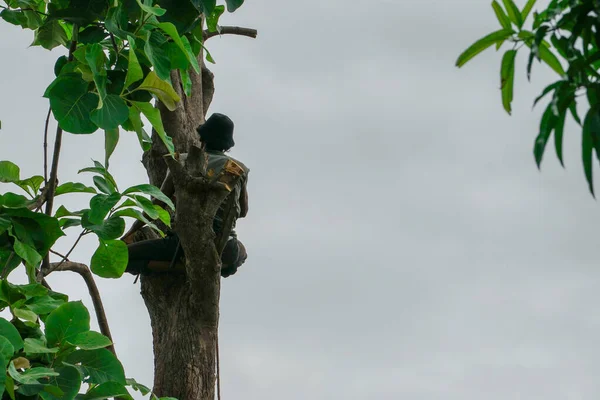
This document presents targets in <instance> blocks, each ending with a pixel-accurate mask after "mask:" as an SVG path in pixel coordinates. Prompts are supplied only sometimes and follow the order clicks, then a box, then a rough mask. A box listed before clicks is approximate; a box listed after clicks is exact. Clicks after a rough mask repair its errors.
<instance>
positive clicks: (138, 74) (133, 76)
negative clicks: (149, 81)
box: [123, 36, 144, 88]
mask: <svg viewBox="0 0 600 400" xmlns="http://www.w3.org/2000/svg"><path fill="white" fill-rule="evenodd" d="M128 40H129V46H130V48H129V57H128V60H129V61H128V64H127V77H126V78H125V85H124V86H123V88H128V87H129V86H131V84H132V83H135V82H137V81H139V80H140V79H142V78H143V77H144V72H143V71H142V67H141V65H140V62H139V61H138V58H137V56H136V55H135V40H134V39H133V38H132V37H131V36H128Z"/></svg>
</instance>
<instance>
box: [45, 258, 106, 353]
mask: <svg viewBox="0 0 600 400" xmlns="http://www.w3.org/2000/svg"><path fill="white" fill-rule="evenodd" d="M50 269H51V270H52V271H71V272H75V273H77V274H79V275H81V277H82V278H83V280H84V281H85V283H86V285H87V287H88V291H89V292H90V297H91V298H92V302H93V303H94V310H95V311H96V318H97V319H98V325H99V326H100V332H101V333H102V334H103V335H104V336H106V337H107V338H109V339H110V341H111V342H112V341H113V339H112V335H111V334H110V328H109V326H108V319H107V318H106V313H105V312H104V305H103V304H102V298H101V297H100V291H99V290H98V286H96V282H95V281H94V277H93V275H92V273H91V271H90V269H89V268H88V266H87V265H85V264H80V263H75V262H71V261H67V262H62V264H61V263H52V264H50ZM107 349H108V350H110V351H111V352H112V353H113V354H115V355H116V352H115V348H114V346H113V345H112V344H111V345H110V346H109V347H107Z"/></svg>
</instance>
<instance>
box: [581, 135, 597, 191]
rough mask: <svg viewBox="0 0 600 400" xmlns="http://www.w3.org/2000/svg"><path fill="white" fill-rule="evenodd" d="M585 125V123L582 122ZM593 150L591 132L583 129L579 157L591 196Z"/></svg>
mask: <svg viewBox="0 0 600 400" xmlns="http://www.w3.org/2000/svg"><path fill="white" fill-rule="evenodd" d="M584 127H585V124H584ZM593 152H594V141H593V138H592V133H591V132H590V130H589V129H585V128H584V129H583V135H582V141H581V159H582V161H583V170H584V171H585V178H586V180H587V182H588V187H589V189H590V193H591V194H592V196H593V197H596V195H595V194H594V176H593V165H592V158H593Z"/></svg>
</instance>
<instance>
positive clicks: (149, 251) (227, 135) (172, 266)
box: [123, 113, 249, 277]
mask: <svg viewBox="0 0 600 400" xmlns="http://www.w3.org/2000/svg"><path fill="white" fill-rule="evenodd" d="M233 128H234V124H233V121H231V119H230V118H229V117H227V116H226V115H223V114H218V113H215V114H212V115H211V117H210V118H209V119H208V120H206V122H205V123H204V124H202V125H200V127H198V129H197V131H198V134H199V136H200V140H201V143H202V144H203V145H204V146H205V149H206V155H207V159H208V169H207V176H208V177H210V178H214V179H215V180H218V179H219V177H221V176H223V175H224V174H225V172H226V171H227V170H230V169H232V168H233V169H236V170H239V171H240V173H241V174H240V176H239V179H236V182H235V185H234V186H233V188H230V189H231V194H230V195H229V196H228V197H227V199H225V200H224V201H223V202H222V203H221V205H220V207H219V209H218V211H217V214H216V215H215V218H214V220H213V230H214V232H215V234H216V235H217V239H219V238H221V237H226V238H227V241H226V242H225V247H224V249H223V253H222V255H221V262H222V266H221V276H222V277H228V276H231V275H233V274H235V273H236V272H237V269H238V268H239V267H240V266H241V265H242V264H243V263H244V262H245V261H246V258H247V253H246V248H245V247H244V245H243V244H242V242H240V241H239V240H238V239H237V234H236V233H235V230H234V227H235V222H236V220H237V219H238V218H244V217H245V216H246V215H247V214H248V191H247V182H248V172H249V169H248V168H247V167H246V166H245V165H244V164H242V163H241V162H240V161H238V160H235V159H233V158H232V157H230V156H228V155H226V154H225V152H226V151H229V150H230V149H231V148H232V147H233V146H234V145H235V142H234V140H233ZM187 156H188V155H187V154H181V155H179V160H181V161H182V162H185V160H186V158H187ZM161 191H162V192H163V193H164V194H165V195H166V196H168V197H169V198H171V199H172V200H173V201H174V202H175V203H176V199H175V198H174V193H175V188H174V184H173V177H172V176H171V174H170V173H167V176H166V178H165V180H164V182H163V184H162V186H161ZM153 203H155V204H158V205H160V206H163V205H165V204H164V203H163V202H162V201H160V200H158V199H155V200H154V201H153ZM230 213H231V224H229V225H230V226H227V227H225V226H224V225H225V222H226V219H227V216H228V215H229V214H230ZM144 225H145V223H144V222H143V221H141V220H136V221H135V223H134V224H133V226H132V227H131V229H130V230H129V231H128V232H127V233H126V234H125V236H124V237H123V240H124V241H125V242H126V243H129V245H128V249H129V264H128V266H127V270H126V272H129V273H131V274H139V273H144V272H150V271H153V272H168V271H172V272H181V271H182V270H184V269H183V268H182V267H183V265H182V264H181V262H180V261H181V257H182V256H183V251H181V247H180V245H179V238H178V237H177V235H176V234H175V233H173V232H171V231H170V230H169V231H168V233H167V236H166V237H165V238H162V239H149V240H143V241H141V242H137V243H132V241H133V238H134V234H135V233H136V232H137V231H138V230H139V229H140V228H141V227H142V226H144Z"/></svg>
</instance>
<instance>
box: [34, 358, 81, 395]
mask: <svg viewBox="0 0 600 400" xmlns="http://www.w3.org/2000/svg"><path fill="white" fill-rule="evenodd" d="M56 372H58V373H59V374H60V375H59V376H56V377H52V378H51V379H50V382H49V383H50V384H51V385H54V386H58V387H59V388H60V389H61V391H62V392H63V394H62V395H60V396H54V395H52V394H47V393H43V392H42V394H41V397H42V398H43V399H44V400H73V399H74V398H75V396H76V395H77V393H79V388H80V387H81V375H80V374H79V371H78V370H77V369H76V368H74V367H71V366H65V367H60V368H56Z"/></svg>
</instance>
